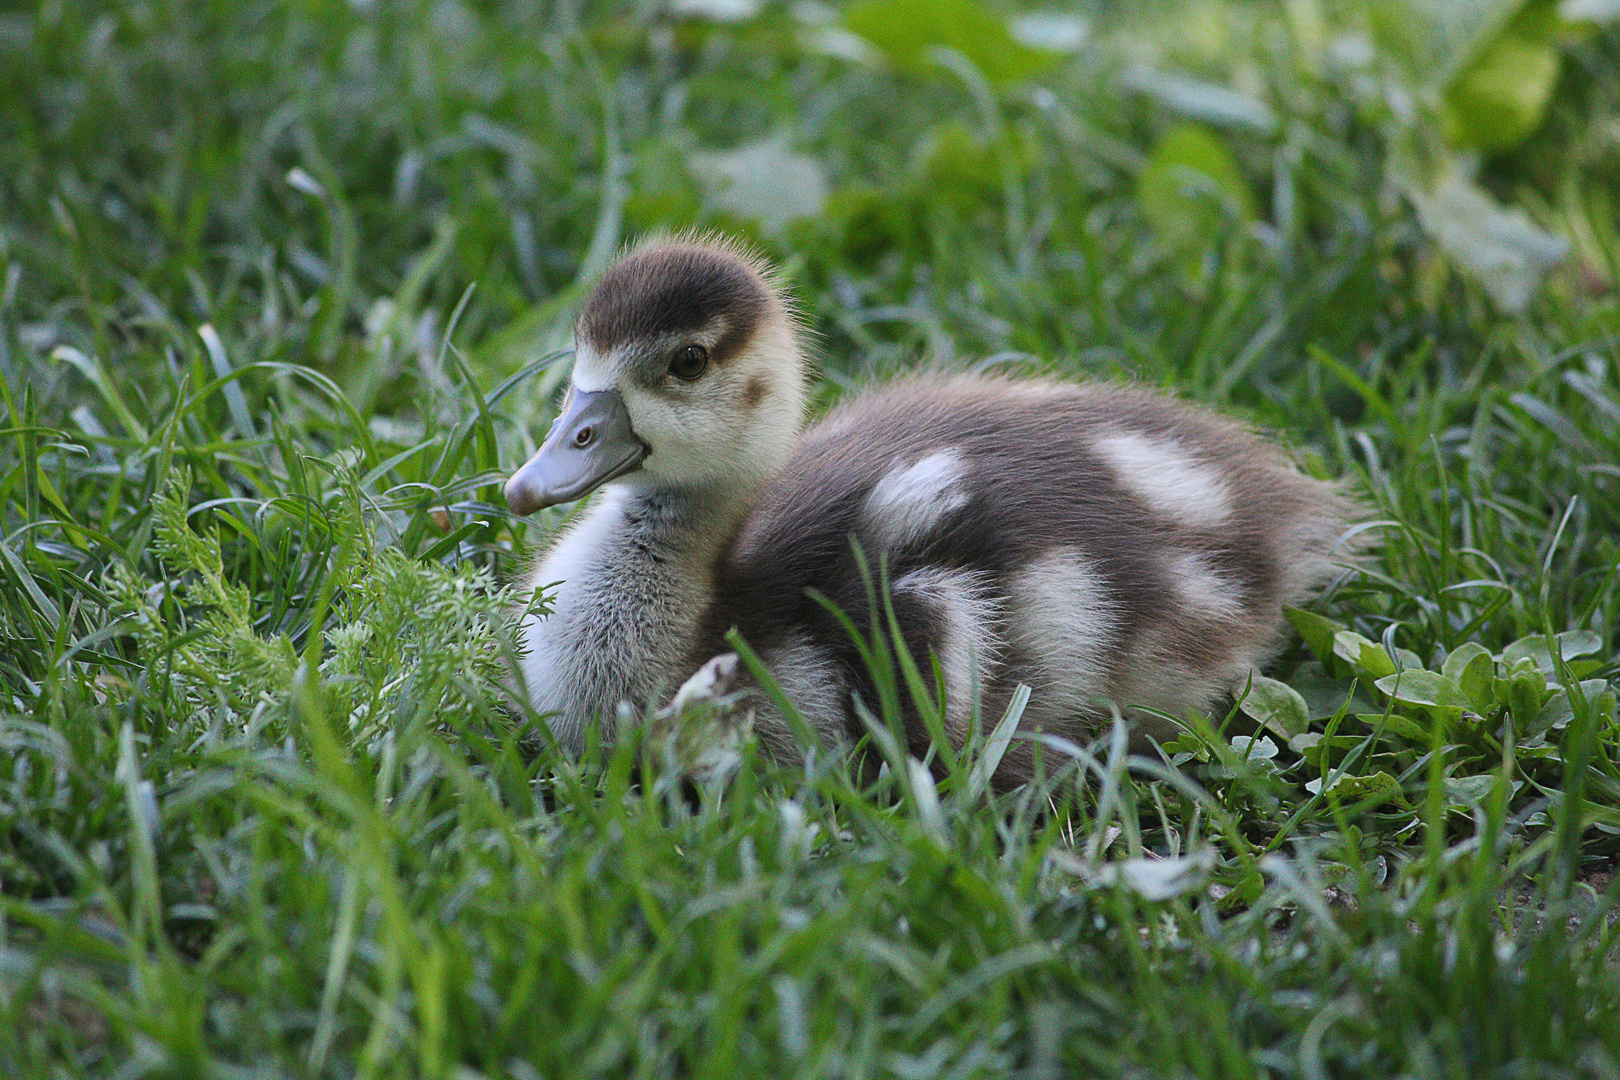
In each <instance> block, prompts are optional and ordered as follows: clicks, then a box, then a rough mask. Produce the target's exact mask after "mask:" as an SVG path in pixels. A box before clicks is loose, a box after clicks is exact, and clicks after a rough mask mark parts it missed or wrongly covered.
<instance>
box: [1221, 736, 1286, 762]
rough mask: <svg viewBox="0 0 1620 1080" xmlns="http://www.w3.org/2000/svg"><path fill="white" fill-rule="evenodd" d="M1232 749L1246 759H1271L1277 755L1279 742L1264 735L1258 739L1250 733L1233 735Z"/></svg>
mask: <svg viewBox="0 0 1620 1080" xmlns="http://www.w3.org/2000/svg"><path fill="white" fill-rule="evenodd" d="M1232 749H1233V750H1235V751H1237V755H1238V757H1240V758H1243V759H1244V760H1246V761H1257V760H1258V761H1270V760H1271V759H1272V758H1274V757H1276V756H1277V744H1276V743H1274V742H1272V741H1271V740H1270V739H1268V738H1266V737H1265V736H1264V735H1262V736H1260V737H1259V738H1258V739H1256V738H1251V737H1249V736H1248V735H1234V736H1232Z"/></svg>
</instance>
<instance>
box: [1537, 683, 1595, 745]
mask: <svg viewBox="0 0 1620 1080" xmlns="http://www.w3.org/2000/svg"><path fill="white" fill-rule="evenodd" d="M1577 688H1578V689H1579V690H1580V693H1581V696H1582V697H1583V698H1585V699H1586V702H1587V704H1588V705H1590V706H1591V707H1592V708H1594V709H1596V710H1597V711H1598V712H1599V713H1600V714H1603V713H1607V712H1610V711H1612V710H1613V708H1614V695H1613V691H1611V690H1610V689H1609V684H1608V681H1607V680H1605V679H1587V680H1585V681H1583V682H1581V683H1579V684H1577ZM1574 718H1575V709H1574V706H1573V705H1571V704H1570V700H1569V694H1568V693H1566V692H1565V691H1564V688H1563V687H1559V688H1558V689H1557V690H1555V691H1553V695H1552V697H1550V698H1548V699H1547V700H1546V701H1545V702H1544V703H1543V704H1542V706H1541V708H1540V710H1539V711H1537V713H1536V717H1535V719H1534V720H1532V721H1531V722H1530V727H1529V729H1528V730H1527V731H1526V732H1525V736H1526V737H1527V738H1533V737H1535V736H1537V735H1540V734H1543V733H1544V732H1547V731H1550V730H1559V729H1562V728H1565V727H1567V726H1569V722H1570V721H1571V720H1573V719H1574Z"/></svg>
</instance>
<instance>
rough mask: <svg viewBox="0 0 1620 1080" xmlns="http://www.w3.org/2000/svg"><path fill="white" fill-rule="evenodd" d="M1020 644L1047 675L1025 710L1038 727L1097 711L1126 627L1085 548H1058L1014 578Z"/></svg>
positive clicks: (1012, 599)
mask: <svg viewBox="0 0 1620 1080" xmlns="http://www.w3.org/2000/svg"><path fill="white" fill-rule="evenodd" d="M1007 592H1008V599H1009V600H1010V602H1011V604H1012V618H1011V620H1010V621H1011V624H1012V627H1013V633H1014V635H1015V637H1016V640H1017V643H1018V645H1019V646H1020V647H1021V649H1022V651H1023V652H1024V654H1025V655H1026V656H1028V657H1029V658H1030V660H1031V662H1032V663H1033V664H1034V665H1035V667H1036V669H1037V670H1038V672H1039V675H1040V678H1039V683H1040V685H1036V686H1031V687H1030V689H1031V690H1032V691H1033V695H1032V696H1031V698H1030V703H1029V708H1028V710H1027V711H1026V713H1025V717H1026V723H1033V724H1036V725H1039V724H1043V723H1054V722H1060V721H1065V720H1074V719H1075V718H1076V717H1079V716H1082V715H1085V714H1087V713H1090V712H1093V711H1095V709H1096V705H1095V704H1094V700H1093V699H1094V698H1096V697H1097V696H1098V695H1101V694H1104V693H1105V692H1106V689H1107V686H1108V676H1109V670H1110V668H1111V666H1112V664H1111V661H1112V659H1113V655H1114V652H1115V650H1116V648H1117V644H1118V643H1117V635H1118V628H1117V625H1116V621H1115V616H1114V611H1113V604H1112V603H1111V601H1110V599H1109V594H1108V588H1107V586H1106V584H1105V583H1104V581H1103V577H1102V574H1101V573H1100V572H1099V571H1098V570H1097V569H1096V567H1095V566H1093V565H1092V563H1091V561H1090V560H1089V559H1087V558H1086V557H1085V556H1084V555H1082V554H1081V553H1080V552H1078V551H1076V550H1074V549H1073V548H1058V549H1057V550H1054V551H1051V552H1048V553H1047V554H1045V555H1043V556H1041V557H1040V558H1039V559H1036V560H1034V561H1033V562H1031V563H1029V564H1028V565H1027V566H1025V567H1023V568H1022V569H1020V570H1019V571H1017V572H1016V573H1015V574H1013V575H1011V577H1010V578H1009V579H1008V588H1007Z"/></svg>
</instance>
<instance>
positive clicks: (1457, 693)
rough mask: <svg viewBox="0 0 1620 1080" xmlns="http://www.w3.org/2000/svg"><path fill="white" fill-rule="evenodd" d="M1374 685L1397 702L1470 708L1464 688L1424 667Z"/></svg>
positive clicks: (1437, 706) (1442, 707)
mask: <svg viewBox="0 0 1620 1080" xmlns="http://www.w3.org/2000/svg"><path fill="white" fill-rule="evenodd" d="M1373 685H1374V686H1376V687H1378V689H1380V690H1382V691H1383V692H1384V693H1386V694H1388V695H1389V696H1390V697H1392V698H1394V699H1395V700H1396V701H1404V702H1406V703H1407V704H1409V705H1427V706H1430V707H1431V708H1441V709H1461V708H1465V707H1466V706H1467V705H1468V698H1467V697H1466V696H1464V694H1463V692H1462V688H1461V687H1459V686H1458V685H1457V684H1456V683H1454V682H1452V681H1451V680H1450V679H1448V678H1446V677H1445V676H1444V675H1441V674H1439V673H1437V672H1433V671H1425V670H1423V669H1422V668H1416V669H1412V668H1409V669H1407V670H1406V671H1403V672H1400V673H1399V674H1397V675H1389V676H1386V677H1384V678H1382V679H1379V680H1378V681H1377V682H1376V683H1374V684H1373Z"/></svg>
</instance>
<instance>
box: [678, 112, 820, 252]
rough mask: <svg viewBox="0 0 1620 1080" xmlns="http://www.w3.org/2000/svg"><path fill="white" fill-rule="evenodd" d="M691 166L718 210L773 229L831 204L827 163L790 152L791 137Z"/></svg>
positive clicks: (706, 157)
mask: <svg viewBox="0 0 1620 1080" xmlns="http://www.w3.org/2000/svg"><path fill="white" fill-rule="evenodd" d="M689 164H690V168H691V170H692V175H693V177H695V178H696V179H697V181H698V183H699V184H701V185H702V186H703V189H704V192H705V194H706V195H707V196H708V197H709V199H710V201H711V202H713V203H714V205H715V206H717V207H718V208H719V209H721V210H724V211H725V212H726V213H728V214H734V215H736V216H737V217H741V218H752V219H754V220H756V221H759V222H760V223H762V224H763V225H765V226H766V227H767V228H772V229H780V228H781V227H782V226H783V225H786V224H787V223H788V222H790V221H793V220H794V219H796V218H804V217H814V216H816V215H817V214H820V213H821V211H822V210H823V209H825V208H826V205H827V177H826V175H825V173H824V172H823V171H822V168H821V163H820V162H818V161H817V160H816V159H815V158H812V157H809V156H807V155H805V154H799V153H795V152H793V151H792V150H790V149H788V144H787V138H786V136H781V135H778V136H773V137H772V138H769V139H766V140H764V141H763V142H757V143H750V144H749V145H747V146H741V147H738V148H737V149H735V150H724V151H716V152H706V153H697V154H693V155H692V158H691V161H690V163H689Z"/></svg>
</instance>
